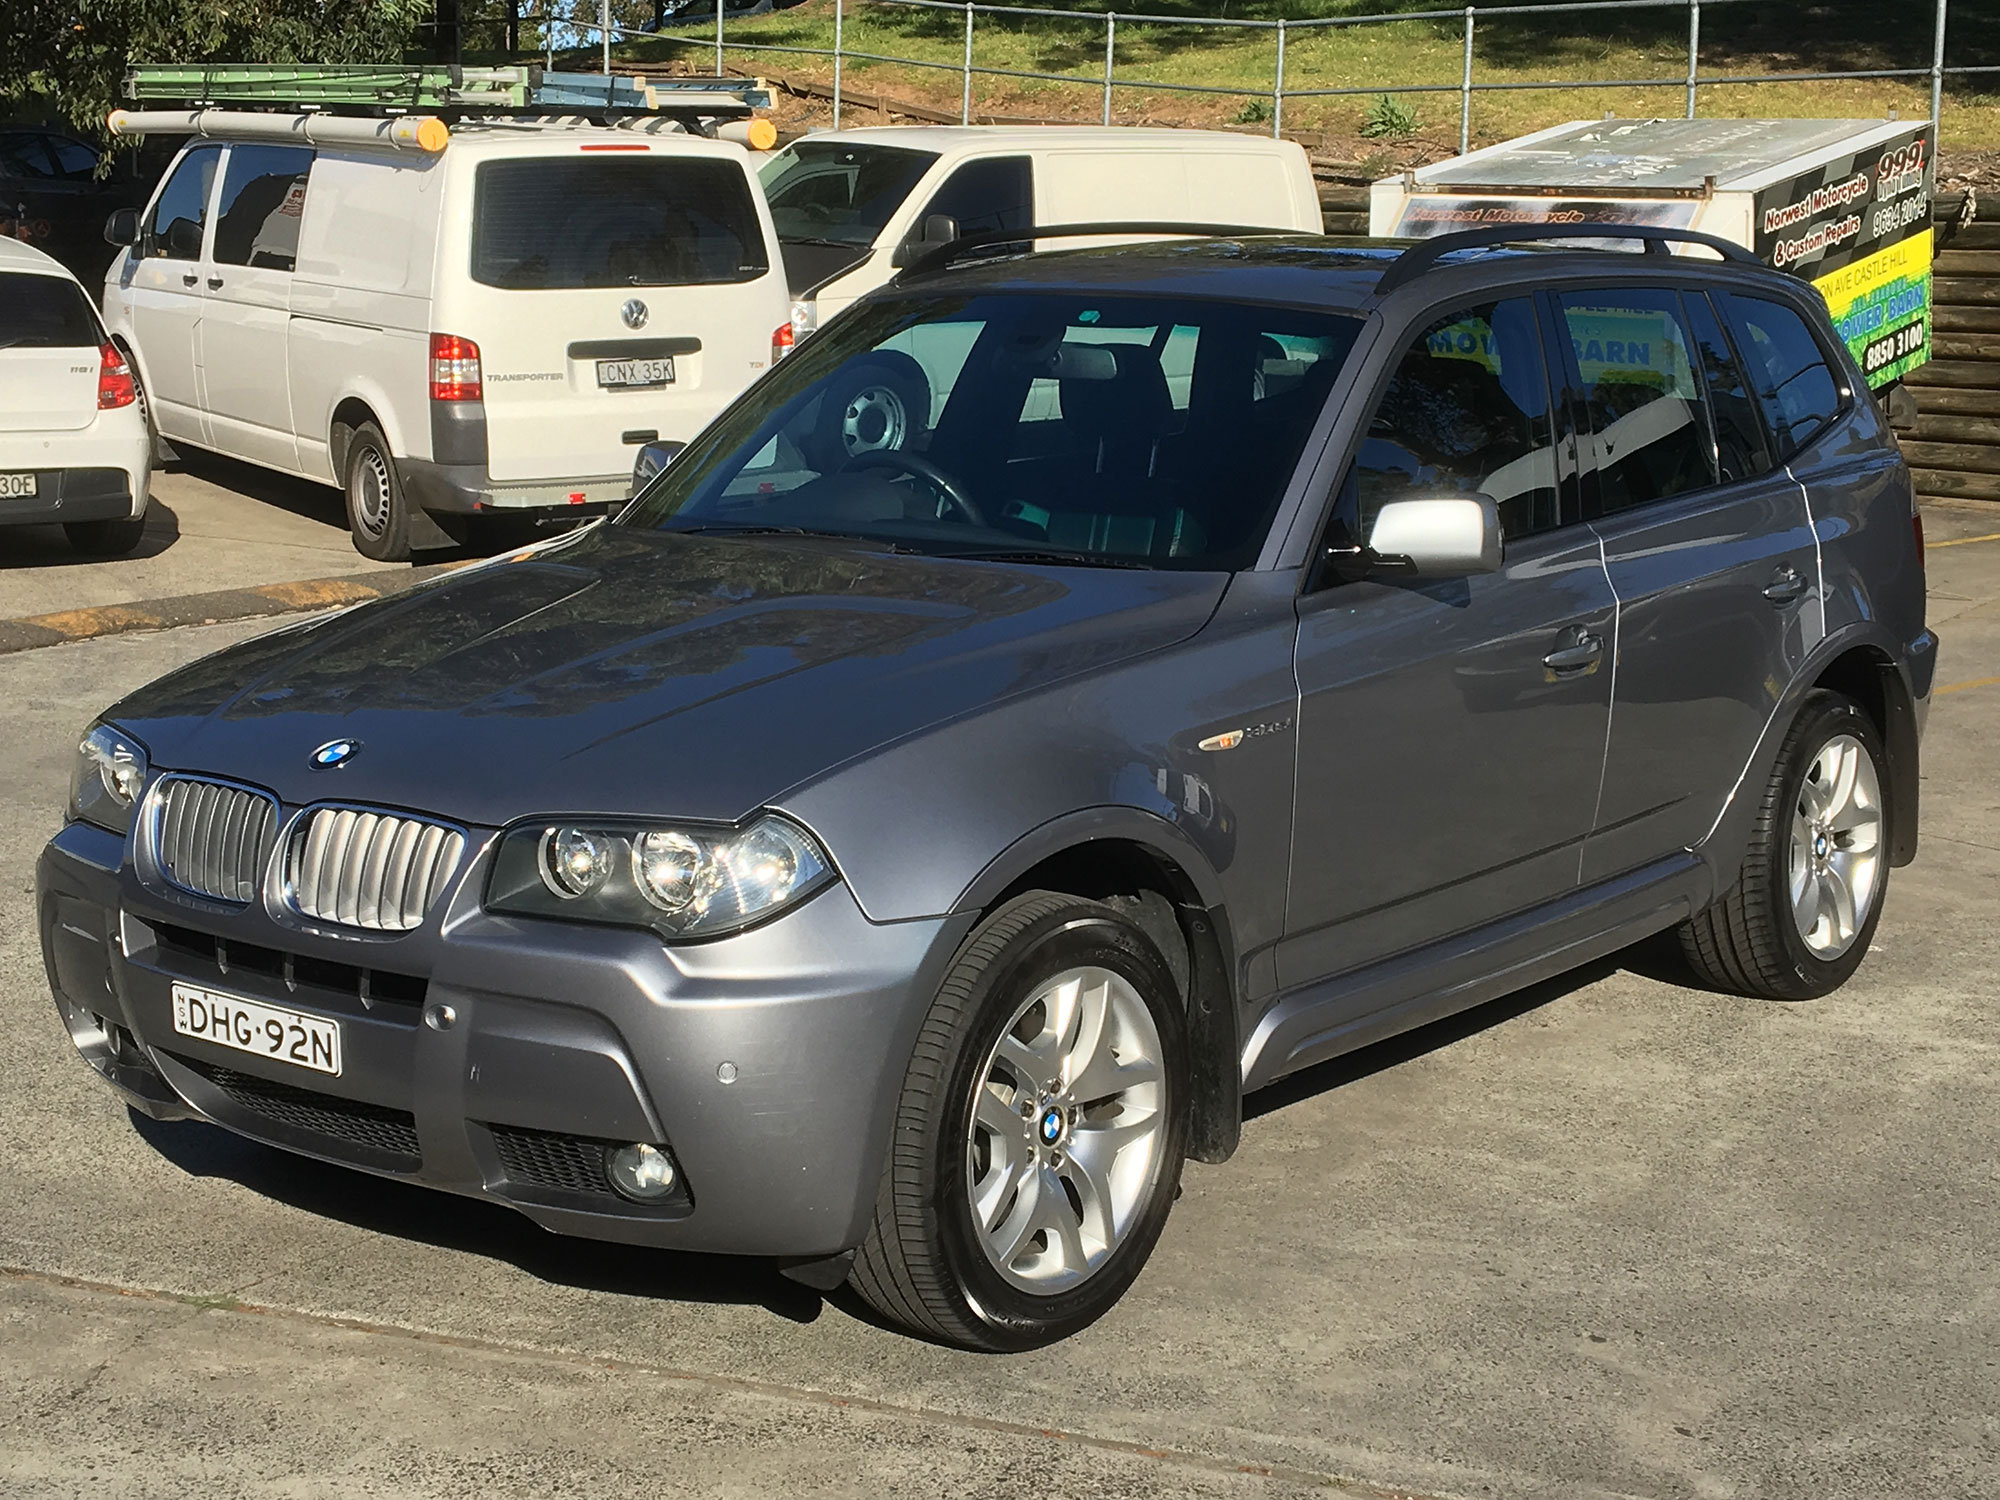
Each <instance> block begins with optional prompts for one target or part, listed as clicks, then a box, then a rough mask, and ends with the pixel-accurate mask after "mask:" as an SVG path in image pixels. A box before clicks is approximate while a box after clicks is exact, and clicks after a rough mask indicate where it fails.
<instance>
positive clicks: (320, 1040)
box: [174, 984, 340, 1078]
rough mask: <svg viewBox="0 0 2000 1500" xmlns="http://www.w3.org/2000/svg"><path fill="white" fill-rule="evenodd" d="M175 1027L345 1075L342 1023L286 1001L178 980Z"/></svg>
mask: <svg viewBox="0 0 2000 1500" xmlns="http://www.w3.org/2000/svg"><path fill="white" fill-rule="evenodd" d="M174 1030H175V1031H178V1032H179V1033H180V1034H181V1035H182V1036H191V1037H194V1038H195V1039H196V1040H197V1041H203V1042H213V1043H215V1045H216V1046H218V1047H233V1048H235V1049H236V1050H237V1051H238V1052H248V1053H250V1054H251V1055H253V1056H255V1057H268V1058H271V1059H272V1060H274V1061H276V1062H288V1063H296V1064H297V1065H298V1066H299V1067H302V1068H311V1069H312V1070H313V1071H314V1072H316V1073H331V1074H332V1075H333V1076H334V1077H336V1078H338V1077H339V1076H340V1023H339V1022H338V1021H327V1020H322V1019H321V1018H320V1017H318V1016H308V1015H305V1014H304V1013H302V1012H300V1011H296V1010H287V1009H285V1007H283V1006H282V1005H266V1004H265V1003H264V1002H263V1001H261V1000H245V999H244V998H243V997H242V996H240V995H221V994H217V993H216V992H215V991H214V990H205V989H202V988H201V987H200V986H199V985H193V984H177V985H175V986H174Z"/></svg>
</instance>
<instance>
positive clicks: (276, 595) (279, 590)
mask: <svg viewBox="0 0 2000 1500" xmlns="http://www.w3.org/2000/svg"><path fill="white" fill-rule="evenodd" d="M464 566H466V564H464V563H462V562H449V563H430V564H427V565H425V566H423V567H417V568H386V569H384V570H382V571H381V572H377V573H357V574H355V575H353V576H352V577H347V578H308V579H301V580H298V581H296V582H292V583H263V584H258V585H256V586H255V587H253V588H241V589H216V590H214V591H212V592H210V593H204V594H180V595H176V596H174V597H173V598H169V599H147V600H142V601H140V602H138V603H134V604H99V605H93V606H91V607H90V608H87V609H65V610H58V611H57V612H56V613H54V614H47V615H31V616H29V617H28V618H26V619H21V620H0V656H5V655H8V654H10V653H12V652H16V651H32V650H34V649H35V648H36V647H38V646H56V645H61V644H62V643H63V642H65V641H84V640H90V639H92V638H94V637H97V636H105V635H123V634H125V633H126V632H127V631H133V630H171V629H173V628H175V627H176V626H180V625H219V624H222V623H224V622H225V621H229V620H252V619H256V618H257V617H259V616H261V615H287V614H297V613H300V612H302V611H305V610H314V609H336V608H338V607H339V606H341V605H343V604H359V603H361V602H362V601H363V600H366V599H379V598H381V597H383V596H384V595H385V594H393V593H396V592H398V591H399V590H402V589H406V588H408V587H409V586H410V585H411V584H413V583H420V582H422V581H423V580H424V579H426V578H432V577H435V576H436V575H438V574H440V573H446V572H449V571H451V570H452V569H454V568H462V567H464Z"/></svg>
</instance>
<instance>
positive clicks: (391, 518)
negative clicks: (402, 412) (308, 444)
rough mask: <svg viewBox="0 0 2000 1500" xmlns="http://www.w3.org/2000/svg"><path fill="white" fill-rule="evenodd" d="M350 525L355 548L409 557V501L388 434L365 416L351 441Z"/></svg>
mask: <svg viewBox="0 0 2000 1500" xmlns="http://www.w3.org/2000/svg"><path fill="white" fill-rule="evenodd" d="M344 487H345V489H346V492H347V529H348V530H349V531H350V532H352V533H353V535H354V550H355V551H356V552H359V553H360V554H361V555H362V556H363V557H372V558H374V559H375V560H376V561H377V562H407V561H408V560H409V556H410V504H409V501H408V500H406V499H405V498H404V497H403V482H402V480H401V479H399V478H397V476H396V460H395V457H394V456H393V455H392V454H391V453H390V452H389V440H388V439H387V438H385V437H383V436H382V429H381V428H379V427H377V426H376V425H375V424H374V423H373V422H363V423H362V424H361V425H360V426H359V427H357V428H355V429H354V436H353V437H351V438H349V439H348V441H347V473H346V475H345V486H344Z"/></svg>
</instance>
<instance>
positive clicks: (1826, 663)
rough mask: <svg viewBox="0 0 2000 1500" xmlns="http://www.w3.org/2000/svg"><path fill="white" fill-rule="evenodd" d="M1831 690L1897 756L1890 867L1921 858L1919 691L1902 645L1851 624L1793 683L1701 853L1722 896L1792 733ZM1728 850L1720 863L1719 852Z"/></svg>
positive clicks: (1892, 770) (1823, 645) (1870, 626)
mask: <svg viewBox="0 0 2000 1500" xmlns="http://www.w3.org/2000/svg"><path fill="white" fill-rule="evenodd" d="M1821 689H1831V690H1833V691H1836V692H1841V693H1845V694H1847V696H1849V697H1851V698H1853V699H1854V700H1855V701H1856V702H1857V703H1859V704H1860V705H1861V708H1862V710H1863V712H1865V713H1867V714H1868V715H1869V717H1870V719H1871V721H1872V722H1873V723H1874V724H1875V727H1876V729H1877V730H1878V731H1879V732H1880V733H1881V735H1882V744H1883V750H1884V753H1885V754H1886V755H1887V756H1888V758H1889V794H1888V796H1889V863H1890V865H1891V866H1892V867H1900V866H1903V865H1907V864H1909V863H1910V861H1911V860H1913V859H1915V858H1916V853H1917V823H1918V817H1917V811H1918V786H1919V754H1918V741H1917V712H1916V701H1917V699H1916V691H1915V690H1914V689H1913V687H1912V685H1911V683H1910V681H1909V678H1908V676H1907V675H1906V674H1905V672H1904V670H1903V668H1902V666H1901V665H1900V662H1899V651H1898V643H1897V642H1896V641H1895V640H1894V639H1893V638H1892V637H1891V636H1890V634H1889V633H1888V631H1887V630H1886V629H1884V628H1883V627H1881V626H1880V625H1879V624H1877V623H1876V622H1873V621H1868V622H1861V623H1857V624H1854V625H1851V626H1849V627H1847V628H1845V629H1843V630H1839V631H1836V632H1835V633H1834V634H1832V635H1830V636H1828V637H1826V638H1825V639H1824V640H1822V641H1821V642H1820V643H1819V645H1818V646H1817V647H1816V648H1815V649H1814V650H1813V651H1812V652H1811V654H1810V655H1809V656H1808V657H1807V658H1806V661H1805V664H1804V666H1803V667H1802V668H1801V669H1800V670H1799V672H1798V673H1797V674H1796V675H1795V676H1794V677H1793V678H1792V682H1791V685H1790V686H1789V687H1788V688H1787V689H1786V690H1785V693H1784V695H1783V696H1782V697H1781V698H1780V699H1779V700H1778V703H1777V705H1776V706H1775V707H1774V708H1773V709H1772V711H1771V717H1770V719H1769V720H1768V721H1767V722H1766V723H1765V725H1764V732H1763V734H1762V735H1761V736H1760V737H1759V738H1758V741H1757V747H1756V749H1755V750H1754V751H1753V752H1752V753H1751V756H1750V760H1749V763H1748V764H1747V765H1746V766H1745V767H1744V769H1743V774H1742V775H1741V776H1740V777H1739V778H1738V779H1737V782H1736V785H1735V786H1734V787H1733V788H1731V790H1730V794H1729V799H1728V801H1726V802H1725V803H1724V804H1723V807H1722V811H1721V813H1720V814H1719V815H1718V816H1717V818H1716V820H1715V824H1714V826H1713V827H1712V828H1711V829H1710V830H1709V833H1708V836H1707V837H1706V838H1705V839H1703V840H1702V842H1701V845H1700V849H1701V850H1702V852H1704V853H1705V854H1706V855H1707V857H1708V858H1709V860H1710V862H1711V866H1712V868H1713V871H1714V876H1715V888H1716V892H1717V893H1718V894H1720V893H1721V892H1723V891H1726V890H1728V889H1729V888H1730V887H1731V886H1732V885H1733V884H1734V883H1735V880H1736V877H1737V870H1738V868H1739V866H1740V865H1741V863H1742V851H1743V848H1744V846H1745V844H1746V842H1747V841H1748V839H1749V835H1750V827H1751V823H1752V821H1753V820H1754V819H1755V817H1756V809H1757V797H1758V795H1759V793H1760V791H1761V788H1762V787H1763V785H1764V783H1765V781H1766V780H1768V779H1769V777H1770V775H1771V768H1772V766H1773V764H1774V763H1775V762H1776V760H1777V756H1778V752H1779V750H1780V749H1781V748H1782V746H1783V745H1784V740H1785V733H1786V731H1787V730H1788V729H1789V728H1790V727H1791V723H1792V720H1793V719H1794V718H1796V717H1797V716H1798V712H1799V709H1800V707H1801V706H1802V705H1803V704H1804V702H1805V700H1806V697H1807V695H1808V694H1810V693H1812V692H1814V691H1817V690H1821ZM1725 850H1726V851H1728V853H1727V858H1726V861H1717V859H1716V855H1717V853H1718V851H1725Z"/></svg>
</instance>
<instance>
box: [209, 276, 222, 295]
mask: <svg viewBox="0 0 2000 1500" xmlns="http://www.w3.org/2000/svg"><path fill="white" fill-rule="evenodd" d="M221 285H222V278H221V277H220V276H211V277H209V278H208V289H209V290H210V291H211V292H212V291H215V290H216V289H217V288H218V287H220V286H221Z"/></svg>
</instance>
